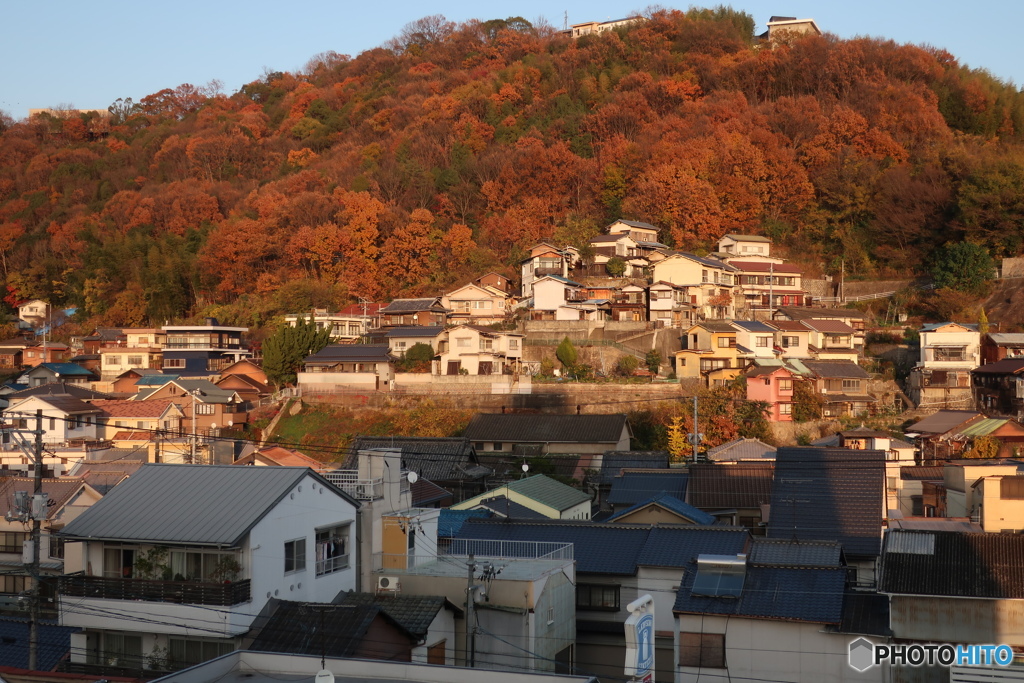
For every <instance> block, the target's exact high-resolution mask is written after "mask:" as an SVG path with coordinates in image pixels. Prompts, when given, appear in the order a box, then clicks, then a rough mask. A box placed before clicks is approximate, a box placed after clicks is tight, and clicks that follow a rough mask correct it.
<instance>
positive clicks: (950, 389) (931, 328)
mask: <svg viewBox="0 0 1024 683" xmlns="http://www.w3.org/2000/svg"><path fill="white" fill-rule="evenodd" d="M980 359H981V333H980V332H978V328H977V326H976V325H964V324H961V323H932V324H928V325H924V326H923V327H922V328H921V357H920V360H918V363H917V366H916V367H914V368H913V369H912V370H911V371H910V398H911V400H913V401H914V402H915V403H917V404H918V405H922V406H927V407H929V408H949V409H970V408H973V407H974V398H973V396H972V393H971V370H973V369H974V368H976V367H978V365H980V364H981V360H980Z"/></svg>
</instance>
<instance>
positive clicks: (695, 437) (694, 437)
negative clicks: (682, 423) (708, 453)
mask: <svg viewBox="0 0 1024 683" xmlns="http://www.w3.org/2000/svg"><path fill="white" fill-rule="evenodd" d="M691 436H692V439H691V441H690V443H692V444H693V462H694V463H696V462H697V448H698V446H699V445H700V432H699V431H698V430H697V394H694V395H693V434H692V435H691Z"/></svg>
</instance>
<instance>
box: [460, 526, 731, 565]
mask: <svg viewBox="0 0 1024 683" xmlns="http://www.w3.org/2000/svg"><path fill="white" fill-rule="evenodd" d="M458 538H475V539H489V540H501V541H545V542H554V543H572V544H573V546H574V551H573V552H574V554H575V557H576V569H577V571H580V572H583V573H586V574H616V575H621V576H633V575H635V574H636V570H637V566H638V565H647V566H657V567H683V566H686V565H687V564H688V563H690V562H691V561H693V560H695V559H696V557H697V555H699V554H701V553H711V554H729V553H732V554H736V553H740V552H743V549H744V547H745V546H746V542H747V539H748V535H747V532H746V530H745V529H733V528H727V527H703V526H701V527H697V526H693V527H687V526H679V527H654V526H650V525H632V524H595V523H592V522H569V521H557V520H552V521H532V522H515V521H507V520H506V521H490V520H487V521H479V520H473V521H470V522H469V523H467V524H465V525H463V527H462V529H461V530H460V531H459V533H458Z"/></svg>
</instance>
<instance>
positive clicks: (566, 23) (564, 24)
mask: <svg viewBox="0 0 1024 683" xmlns="http://www.w3.org/2000/svg"><path fill="white" fill-rule="evenodd" d="M562 30H563V31H568V30H569V10H565V19H563V20H562Z"/></svg>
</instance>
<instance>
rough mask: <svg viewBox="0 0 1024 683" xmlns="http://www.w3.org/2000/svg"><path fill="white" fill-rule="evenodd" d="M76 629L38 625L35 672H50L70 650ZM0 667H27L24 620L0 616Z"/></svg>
mask: <svg viewBox="0 0 1024 683" xmlns="http://www.w3.org/2000/svg"><path fill="white" fill-rule="evenodd" d="M78 630H80V629H78V628H73V627H70V626H58V625H57V622H55V621H50V620H46V619H44V620H42V621H40V622H39V651H38V660H37V662H36V670H38V671H52V670H53V668H54V667H55V666H57V663H58V662H59V661H60V660H61V659H62V658H63V657H64V655H66V654H67V653H68V652H69V651H70V650H71V634H72V633H74V632H76V631H78ZM0 666H10V667H14V668H18V669H27V668H28V619H18V618H15V617H0Z"/></svg>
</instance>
